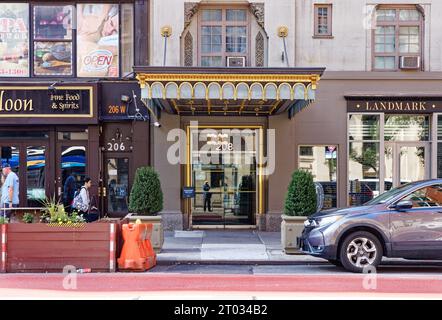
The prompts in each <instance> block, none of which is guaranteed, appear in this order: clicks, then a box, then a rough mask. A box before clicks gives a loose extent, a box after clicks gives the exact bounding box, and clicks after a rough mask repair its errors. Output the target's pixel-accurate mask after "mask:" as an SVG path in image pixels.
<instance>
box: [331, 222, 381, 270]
mask: <svg viewBox="0 0 442 320" xmlns="http://www.w3.org/2000/svg"><path fill="white" fill-rule="evenodd" d="M382 255H383V248H382V244H381V242H380V241H379V239H378V238H377V237H376V236H375V235H374V234H372V233H370V232H367V231H356V232H354V233H352V234H350V235H348V236H347V237H345V239H344V241H343V242H342V245H341V246H340V252H339V257H340V259H339V260H340V261H341V263H342V266H343V267H344V268H345V269H346V270H348V271H351V272H357V273H362V272H364V270H365V269H366V268H368V267H369V266H371V267H374V268H376V267H377V266H378V265H379V263H380V262H381V260H382ZM366 272H367V273H368V272H371V271H370V270H369V269H367V271H366Z"/></svg>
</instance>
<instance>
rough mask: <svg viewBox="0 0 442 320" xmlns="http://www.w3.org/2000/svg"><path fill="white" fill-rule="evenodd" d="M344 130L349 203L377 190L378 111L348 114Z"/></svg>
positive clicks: (364, 199)
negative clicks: (346, 137) (346, 134)
mask: <svg viewBox="0 0 442 320" xmlns="http://www.w3.org/2000/svg"><path fill="white" fill-rule="evenodd" d="M348 131H349V150H348V155H349V159H348V178H349V185H348V188H349V189H348V192H349V198H348V199H349V205H361V204H363V203H365V202H367V201H368V200H371V199H372V198H373V197H374V196H376V195H378V194H379V191H380V185H379V165H380V164H379V148H380V136H381V134H380V115H377V114H375V115H371V114H367V115H365V114H364V115H362V114H350V115H349V120H348Z"/></svg>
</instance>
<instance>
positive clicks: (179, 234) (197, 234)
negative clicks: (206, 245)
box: [174, 230, 205, 238]
mask: <svg viewBox="0 0 442 320" xmlns="http://www.w3.org/2000/svg"><path fill="white" fill-rule="evenodd" d="M204 236H205V233H204V231H180V230H175V233H174V238H204Z"/></svg>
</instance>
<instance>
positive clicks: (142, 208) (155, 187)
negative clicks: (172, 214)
mask: <svg viewBox="0 0 442 320" xmlns="http://www.w3.org/2000/svg"><path fill="white" fill-rule="evenodd" d="M129 210H130V211H131V212H136V213H138V214H142V215H152V214H155V213H157V212H159V211H161V210H163V191H162V190H161V183H160V177H159V176H158V173H157V172H156V171H155V170H154V169H153V168H151V167H141V168H138V169H137V172H136V173H135V181H134V183H133V185H132V190H131V191H130V197H129Z"/></svg>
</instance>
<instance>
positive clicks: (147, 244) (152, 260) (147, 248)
mask: <svg viewBox="0 0 442 320" xmlns="http://www.w3.org/2000/svg"><path fill="white" fill-rule="evenodd" d="M144 225H145V226H146V228H145V229H144V235H143V247H144V252H145V253H146V259H147V265H148V269H150V268H153V267H154V266H155V265H156V264H157V255H156V253H155V251H154V250H153V247H152V242H151V241H150V239H151V238H152V229H153V224H152V223H145V224H144Z"/></svg>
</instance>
